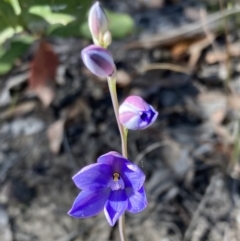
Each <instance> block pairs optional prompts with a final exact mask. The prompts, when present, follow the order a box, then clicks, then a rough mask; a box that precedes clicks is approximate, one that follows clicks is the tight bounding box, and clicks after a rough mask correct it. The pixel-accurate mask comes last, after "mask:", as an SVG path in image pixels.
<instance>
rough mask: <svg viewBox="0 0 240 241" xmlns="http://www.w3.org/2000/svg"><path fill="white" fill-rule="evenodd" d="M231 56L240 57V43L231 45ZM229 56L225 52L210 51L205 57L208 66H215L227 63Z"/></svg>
mask: <svg viewBox="0 0 240 241" xmlns="http://www.w3.org/2000/svg"><path fill="white" fill-rule="evenodd" d="M229 55H230V56H231V57H238V56H240V43H234V44H230V45H229ZM227 58H228V54H227V53H226V51H225V50H221V51H220V50H218V51H209V52H208V53H207V55H206V57H205V59H206V62H207V63H208V64H214V63H216V62H223V61H226V60H227Z"/></svg>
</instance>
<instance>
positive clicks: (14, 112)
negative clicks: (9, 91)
mask: <svg viewBox="0 0 240 241" xmlns="http://www.w3.org/2000/svg"><path fill="white" fill-rule="evenodd" d="M36 106H37V103H36V102H34V101H29V102H25V103H22V104H19V105H17V106H14V107H9V108H8V109H7V110H5V111H3V112H1V113H0V120H6V119H10V118H13V117H16V116H21V115H24V114H27V113H29V112H31V111H33V110H34V109H35V108H36Z"/></svg>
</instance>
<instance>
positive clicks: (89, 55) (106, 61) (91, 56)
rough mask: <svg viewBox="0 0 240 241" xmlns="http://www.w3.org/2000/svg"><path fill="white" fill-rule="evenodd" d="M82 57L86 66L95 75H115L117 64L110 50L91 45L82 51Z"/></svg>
mask: <svg viewBox="0 0 240 241" xmlns="http://www.w3.org/2000/svg"><path fill="white" fill-rule="evenodd" d="M81 55H82V60H83V62H84V64H85V65H86V67H87V68H88V69H89V70H90V71H91V72H92V73H93V74H95V75H97V76H99V77H108V76H111V75H112V74H113V73H114V70H115V64H114V61H113V58H112V55H111V54H110V52H109V51H108V50H106V49H104V48H102V47H100V46H96V45H90V46H88V47H86V48H84V49H83V50H82V53H81Z"/></svg>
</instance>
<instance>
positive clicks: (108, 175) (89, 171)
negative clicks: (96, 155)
mask: <svg viewBox="0 0 240 241" xmlns="http://www.w3.org/2000/svg"><path fill="white" fill-rule="evenodd" d="M112 173H113V172H112V168H111V166H109V165H106V164H99V163H97V164H92V165H88V166H86V167H84V168H83V169H81V170H80V171H79V172H78V173H77V174H76V175H74V176H73V181H74V183H75V185H76V186H77V187H78V188H80V189H82V190H92V191H94V190H98V189H102V188H106V187H108V186H109V183H110V182H111V181H112Z"/></svg>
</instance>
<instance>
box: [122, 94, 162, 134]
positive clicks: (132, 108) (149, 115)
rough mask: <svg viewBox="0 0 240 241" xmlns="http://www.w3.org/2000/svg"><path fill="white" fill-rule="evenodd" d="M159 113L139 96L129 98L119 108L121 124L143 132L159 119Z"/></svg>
mask: <svg viewBox="0 0 240 241" xmlns="http://www.w3.org/2000/svg"><path fill="white" fill-rule="evenodd" d="M157 116H158V112H157V111H156V110H154V108H153V107H152V106H151V105H149V104H148V103H147V102H145V101H144V100H143V99H142V98H141V97H139V96H129V97H127V98H126V99H125V100H124V102H123V103H122V104H121V106H120V108H119V120H120V122H121V124H122V125H123V126H124V127H126V128H127V129H130V130H142V129H145V128H147V127H149V126H150V125H152V124H153V122H154V121H155V120H156V119H157Z"/></svg>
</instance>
